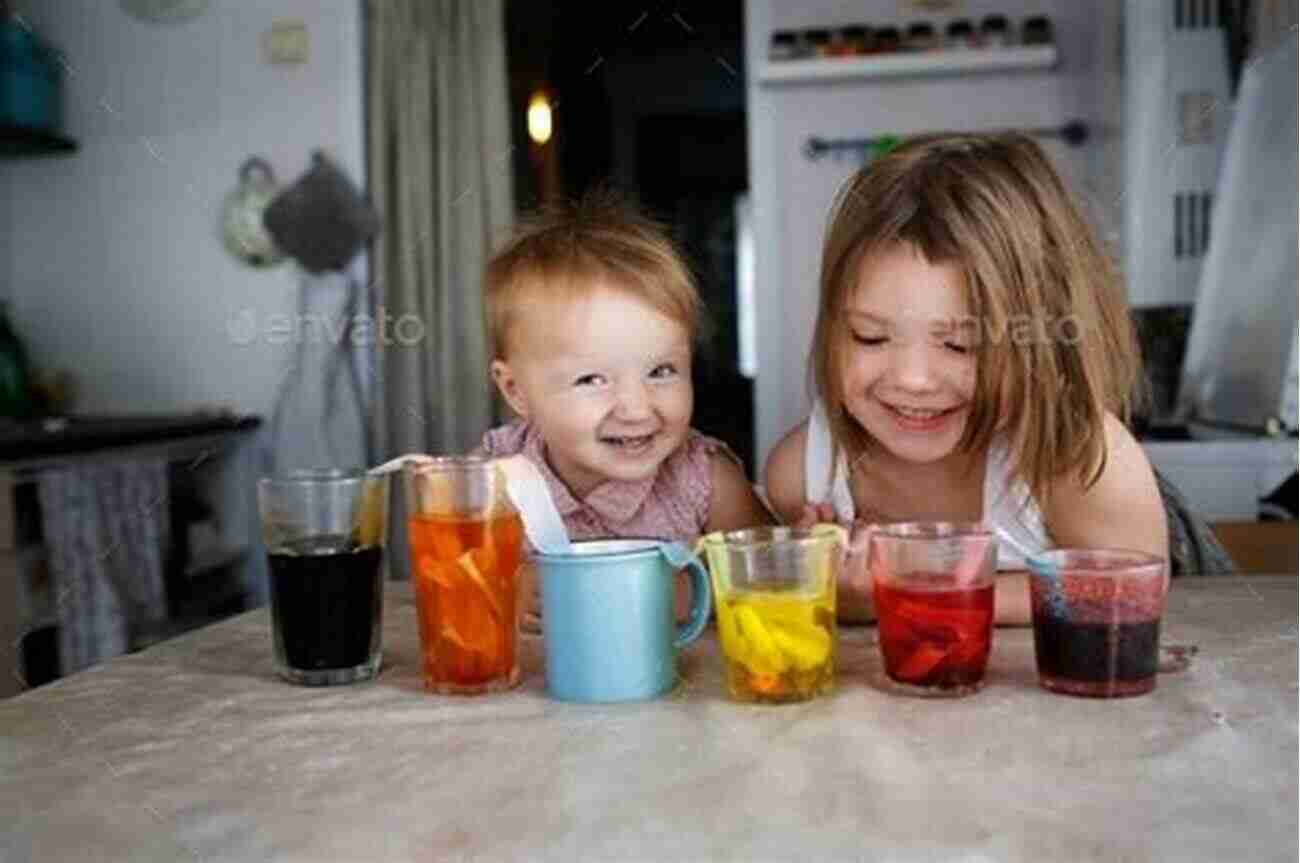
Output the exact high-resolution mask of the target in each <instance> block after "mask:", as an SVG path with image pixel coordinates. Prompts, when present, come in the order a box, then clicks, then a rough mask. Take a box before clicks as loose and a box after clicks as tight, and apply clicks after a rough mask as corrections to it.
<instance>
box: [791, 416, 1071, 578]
mask: <svg viewBox="0 0 1300 863" xmlns="http://www.w3.org/2000/svg"><path fill="white" fill-rule="evenodd" d="M831 449H832V447H831V430H830V423H829V421H828V420H827V418H826V412H825V411H824V410H823V408H822V405H821V402H820V401H818V402H816V403H815V404H814V405H813V410H812V414H811V415H810V416H809V417H808V438H807V441H806V443H805V445H804V452H803V475H804V485H805V489H804V491H805V496H806V497H807V499H808V500H810V501H814V502H817V503H822V502H825V501H828V500H829V501H830V503H831V505H832V506H833V507H834V508H835V517H836V519H838V520H839V521H840V522H844V523H847V522H850V521H852V520H853V518H854V512H855V507H854V505H853V494H852V493H851V492H850V491H849V479H848V478H849V471H848V463H847V462H846V461H845V458H844V453H840V456H839V458H838V459H837V460H836V463H835V469H834V472H833V473H832V471H831ZM983 521H984V524H985V525H986V526H987V527H988V528H989V530H992V531H993V533H994V535H996V536H997V538H998V569H1024V567H1025V558H1026V557H1028V556H1029V555H1031V554H1037V553H1038V552H1041V551H1044V550H1046V549H1047V548H1049V547H1051V541H1050V540H1049V539H1048V537H1047V529H1046V528H1045V527H1044V526H1043V515H1042V513H1041V512H1040V511H1039V509H1038V504H1037V503H1036V502H1035V501H1034V499H1033V497H1032V496H1031V495H1030V494H1029V487H1028V486H1026V485H1025V484H1024V482H1022V481H1020V480H1018V479H1017V480H1015V481H1012V478H1011V462H1010V458H1009V454H1008V452H1007V447H1006V443H1005V442H1004V441H1002V440H1001V439H1000V438H994V440H993V442H992V443H991V444H990V445H989V453H988V459H987V462H986V464H985V468H984V519H983Z"/></svg>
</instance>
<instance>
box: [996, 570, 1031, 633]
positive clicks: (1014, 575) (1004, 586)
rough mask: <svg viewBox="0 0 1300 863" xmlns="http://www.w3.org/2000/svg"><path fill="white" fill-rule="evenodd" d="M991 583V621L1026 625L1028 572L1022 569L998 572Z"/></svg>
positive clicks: (1028, 620)
mask: <svg viewBox="0 0 1300 863" xmlns="http://www.w3.org/2000/svg"><path fill="white" fill-rule="evenodd" d="M996 579H997V580H996V581H995V582H994V583H993V622H994V623H998V624H1002V625H1003V626H1028V625H1029V624H1030V623H1032V622H1033V617H1032V615H1031V613H1030V610H1029V573H1027V572H1025V571H1024V570H1014V571H1012V572H999V573H998V574H997V576H996Z"/></svg>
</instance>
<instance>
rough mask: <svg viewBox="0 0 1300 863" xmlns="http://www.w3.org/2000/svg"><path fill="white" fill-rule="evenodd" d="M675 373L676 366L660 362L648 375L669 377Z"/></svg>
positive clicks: (674, 375)
mask: <svg viewBox="0 0 1300 863" xmlns="http://www.w3.org/2000/svg"><path fill="white" fill-rule="evenodd" d="M676 375H677V366H675V365H673V364H672V363H660V364H659V365H657V366H655V367H654V368H652V369H651V370H650V377H652V378H671V377H676Z"/></svg>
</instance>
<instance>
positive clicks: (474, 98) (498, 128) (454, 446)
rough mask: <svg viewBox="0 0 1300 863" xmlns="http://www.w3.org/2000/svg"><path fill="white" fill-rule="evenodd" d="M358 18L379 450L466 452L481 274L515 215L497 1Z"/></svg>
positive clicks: (482, 389) (484, 379)
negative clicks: (373, 221) (363, 22)
mask: <svg viewBox="0 0 1300 863" xmlns="http://www.w3.org/2000/svg"><path fill="white" fill-rule="evenodd" d="M366 8H367V24H368V32H367V52H368V57H367V65H368V91H369V92H368V104H367V110H368V126H369V163H370V164H369V169H370V177H369V185H370V193H371V197H372V200H373V201H374V204H375V206H376V207H377V208H378V210H379V212H380V214H381V218H382V222H383V229H382V232H381V234H380V236H379V240H378V243H377V245H376V248H375V254H374V275H375V286H376V294H377V300H378V302H379V303H380V305H381V306H382V307H383V311H384V314H385V316H386V325H385V330H386V332H384V333H381V334H380V335H381V337H382V343H386V344H385V346H384V347H383V348H382V349H381V356H380V357H379V359H380V362H381V369H380V372H379V375H380V380H381V385H380V386H379V387H378V388H377V390H378V394H379V397H380V399H381V400H382V403H381V407H380V409H379V410H378V411H376V414H377V415H378V416H377V420H376V423H377V427H376V429H375V440H376V441H377V442H378V450H379V453H378V454H379V456H381V457H383V458H388V457H391V456H393V455H397V454H401V453H406V452H426V453H451V452H464V451H467V450H469V449H472V448H473V447H474V446H475V445H477V443H478V441H479V438H480V437H481V436H482V434H483V432H484V431H485V430H486V429H487V428H488V427H489V426H490V424H491V422H492V419H493V400H492V395H491V388H490V382H489V379H488V373H487V362H488V359H487V355H486V354H487V349H486V342H485V336H484V330H483V319H482V312H481V306H480V295H479V289H480V275H481V272H482V266H483V262H484V260H485V259H486V257H487V256H488V254H489V253H490V251H491V247H492V244H493V243H494V242H495V241H496V240H497V239H499V238H500V236H501V234H502V232H503V231H504V230H505V228H506V227H507V226H508V225H509V223H510V222H511V220H512V219H513V216H514V213H513V193H512V188H511V185H512V183H511V179H512V178H511V149H512V148H511V141H510V126H509V114H508V111H509V106H508V88H507V84H506V58H505V17H504V16H505V13H504V4H503V0H370V2H369V3H368V4H367V7H366ZM384 322H385V319H381V320H380V323H381V324H384Z"/></svg>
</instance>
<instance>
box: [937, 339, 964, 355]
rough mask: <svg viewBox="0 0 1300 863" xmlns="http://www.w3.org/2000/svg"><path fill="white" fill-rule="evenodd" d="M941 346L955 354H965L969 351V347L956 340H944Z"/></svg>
mask: <svg viewBox="0 0 1300 863" xmlns="http://www.w3.org/2000/svg"><path fill="white" fill-rule="evenodd" d="M943 346H944V347H945V348H947V349H948V350H950V351H952V352H953V353H955V354H963V355H965V354H968V353H970V347H969V346H968V345H963V344H959V343H957V342H944V343H943Z"/></svg>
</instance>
